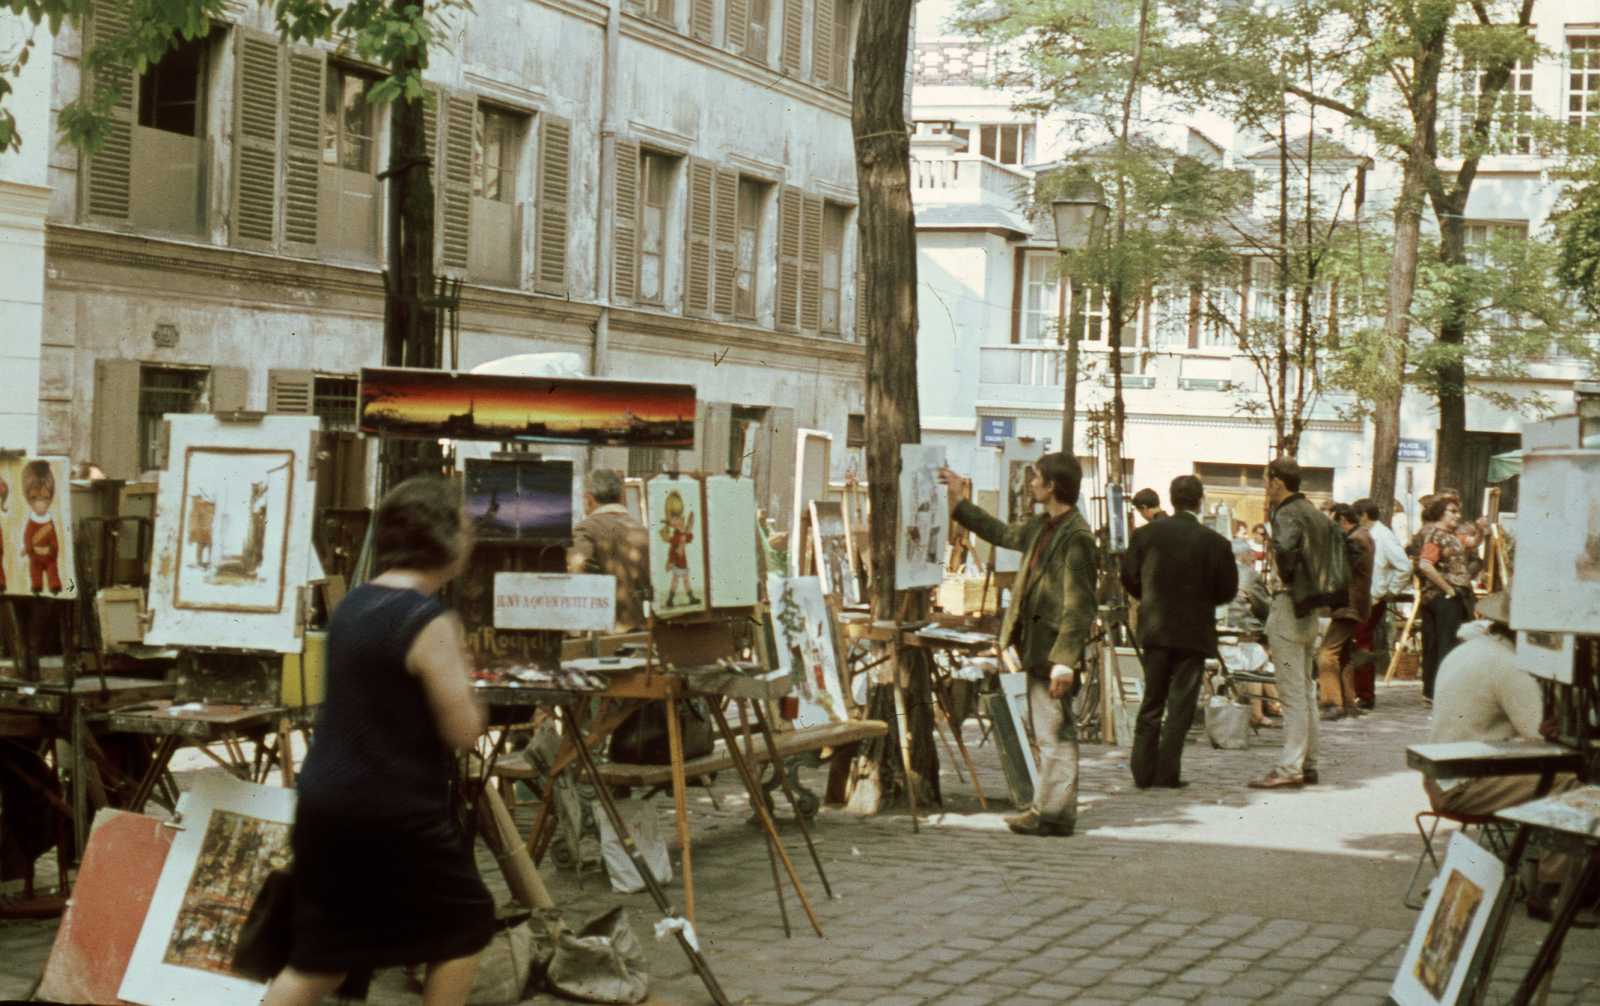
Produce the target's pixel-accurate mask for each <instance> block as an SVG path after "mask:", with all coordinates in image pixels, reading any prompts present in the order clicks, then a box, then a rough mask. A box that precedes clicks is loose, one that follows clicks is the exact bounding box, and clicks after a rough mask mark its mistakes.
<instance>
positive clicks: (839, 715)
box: [767, 573, 847, 727]
mask: <svg viewBox="0 0 1600 1006" xmlns="http://www.w3.org/2000/svg"><path fill="white" fill-rule="evenodd" d="M767 600H768V602H769V603H770V604H771V605H772V623H773V632H774V644H775V648H776V651H777V658H778V666H777V670H776V671H774V672H773V673H774V674H775V675H776V676H778V677H780V678H782V677H784V676H787V677H788V678H789V679H790V681H792V682H793V685H794V695H795V697H796V698H797V699H798V700H799V705H800V710H799V713H798V714H797V715H796V716H795V720H794V723H795V726H797V727H810V726H820V725H822V724H825V723H840V722H843V721H844V719H845V716H846V712H847V707H846V705H845V688H844V680H843V678H842V676H841V675H840V668H841V665H840V662H839V648H838V646H837V645H836V640H837V636H836V635H835V632H834V628H835V626H834V621H833V612H832V611H831V610H829V608H828V601H827V599H826V598H825V597H823V595H822V581H821V580H819V579H818V578H817V577H814V576H792V577H786V576H780V575H778V574H776V573H772V574H769V575H768V576H767Z"/></svg>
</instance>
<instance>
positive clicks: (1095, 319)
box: [1066, 282, 1106, 342]
mask: <svg viewBox="0 0 1600 1006" xmlns="http://www.w3.org/2000/svg"><path fill="white" fill-rule="evenodd" d="M1080 294H1087V296H1086V297H1084V302H1083V341H1084V342H1099V341H1101V340H1102V339H1103V338H1104V337H1105V324H1106V294H1105V290H1104V288H1102V287H1098V286H1096V287H1090V288H1089V289H1088V290H1079V289H1078V288H1077V287H1076V286H1074V285H1073V284H1072V283H1071V282H1068V283H1067V304H1066V309H1067V318H1068V320H1070V319H1071V318H1072V313H1071V312H1072V298H1074V297H1077V296H1079V295H1080Z"/></svg>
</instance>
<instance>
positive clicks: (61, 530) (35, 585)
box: [0, 455, 78, 598]
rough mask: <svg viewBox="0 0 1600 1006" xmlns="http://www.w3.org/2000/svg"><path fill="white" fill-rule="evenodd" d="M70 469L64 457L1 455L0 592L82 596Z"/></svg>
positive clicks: (43, 595)
mask: <svg viewBox="0 0 1600 1006" xmlns="http://www.w3.org/2000/svg"><path fill="white" fill-rule="evenodd" d="M71 472H72V463H71V462H70V461H68V460H67V459H66V458H59V457H51V458H30V457H26V456H24V455H16V456H13V457H6V458H0V594H37V595H39V596H42V597H63V598H73V597H77V596H78V581H77V577H76V576H74V572H75V571H76V569H77V566H76V565H74V563H75V561H76V560H75V558H74V555H73V550H72V484H71V482H70V481H69V480H70V479H71Z"/></svg>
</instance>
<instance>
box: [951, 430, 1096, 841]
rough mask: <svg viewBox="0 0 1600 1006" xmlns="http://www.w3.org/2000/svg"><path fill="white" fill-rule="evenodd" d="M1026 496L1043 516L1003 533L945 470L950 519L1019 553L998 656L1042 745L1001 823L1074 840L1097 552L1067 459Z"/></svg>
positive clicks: (1056, 458)
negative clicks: (1020, 690)
mask: <svg viewBox="0 0 1600 1006" xmlns="http://www.w3.org/2000/svg"><path fill="white" fill-rule="evenodd" d="M1034 472H1035V474H1034V476H1033V480H1032V481H1031V482H1030V483H1028V491H1029V493H1030V494H1031V495H1032V496H1033V500H1034V502H1035V503H1038V504H1041V505H1042V506H1043V508H1044V509H1043V512H1042V513H1038V514H1036V515H1035V516H1033V517H1031V518H1029V519H1028V520H1025V521H1018V522H1017V523H1015V524H1006V523H1005V522H1003V521H1001V520H998V519H997V518H995V517H991V516H990V515H989V514H987V513H985V512H984V511H983V510H981V509H979V508H978V507H976V506H974V505H973V504H972V503H971V502H970V501H969V500H968V499H967V490H966V483H965V481H964V480H963V479H962V478H961V476H959V475H957V474H956V473H955V472H953V471H951V470H950V469H948V468H946V469H944V470H943V471H941V472H940V478H941V479H942V480H943V481H944V483H945V485H946V486H948V487H949V489H950V501H951V503H952V504H954V507H955V509H954V511H953V514H952V516H954V517H955V519H956V521H957V522H958V523H960V524H961V525H962V526H963V527H965V528H967V529H969V530H971V531H972V533H973V534H976V535H977V536H978V537H979V538H982V539H983V540H984V541H987V542H989V543H991V544H994V545H998V546H1000V547H1001V548H1009V549H1014V550H1016V551H1018V552H1021V553H1022V568H1021V569H1020V570H1018V571H1017V578H1016V581H1015V582H1014V583H1013V584H1012V587H1011V603H1010V604H1009V605H1008V606H1007V608H1006V614H1005V618H1004V619H1003V620H1002V621H1001V623H1000V636H999V643H1000V648H1001V650H1005V649H1007V648H1010V647H1014V648H1015V649H1016V654H1017V661H1018V663H1020V664H1021V666H1022V670H1023V671H1025V672H1027V675H1028V714H1029V717H1030V719H1031V720H1032V722H1033V736H1034V740H1035V741H1037V742H1038V745H1039V785H1038V786H1037V787H1036V788H1035V791H1034V796H1033V806H1032V807H1030V808H1028V811H1027V813H1025V814H1021V815H1018V816H1017V817H1011V818H1007V819H1006V825H1007V826H1008V827H1010V829H1011V830H1012V831H1014V832H1016V833H1017V834H1019V835H1061V836H1067V835H1071V834H1072V832H1073V829H1074V828H1075V827H1076V825H1077V819H1078V730H1077V725H1076V724H1075V723H1074V722H1073V719H1072V710H1071V707H1070V701H1071V695H1072V692H1073V691H1074V690H1075V685H1076V683H1077V674H1078V673H1079V672H1080V671H1082V670H1083V648H1084V646H1085V645H1086V644H1087V643H1088V641H1089V630H1090V627H1091V625H1092V624H1093V622H1094V617H1095V612H1096V610H1097V604H1096V601H1095V585H1096V573H1097V571H1098V566H1099V551H1098V548H1097V546H1096V543H1095V538H1094V534H1093V533H1092V532H1091V531H1090V530H1089V525H1088V523H1087V522H1086V521H1085V520H1084V519H1083V514H1082V513H1081V512H1079V510H1078V507H1077V500H1078V486H1079V483H1081V482H1082V481H1083V469H1082V468H1081V467H1080V466H1079V465H1078V459H1077V458H1075V457H1073V456H1072V455H1070V454H1065V453H1057V454H1046V455H1045V456H1044V457H1042V458H1040V459H1039V463H1038V465H1036V466H1035V468H1034Z"/></svg>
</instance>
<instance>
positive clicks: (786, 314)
mask: <svg viewBox="0 0 1600 1006" xmlns="http://www.w3.org/2000/svg"><path fill="white" fill-rule="evenodd" d="M804 206H805V197H804V195H803V194H802V193H801V192H800V190H799V189H797V188H795V187H794V186H792V185H786V186H784V189H783V195H782V196H781V197H780V200H779V209H778V327H780V328H788V329H794V328H798V327H799V325H800V244H801V241H800V237H801V223H800V220H801V216H802V213H803V210H804Z"/></svg>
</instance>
